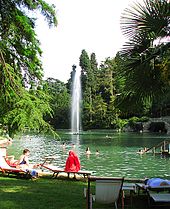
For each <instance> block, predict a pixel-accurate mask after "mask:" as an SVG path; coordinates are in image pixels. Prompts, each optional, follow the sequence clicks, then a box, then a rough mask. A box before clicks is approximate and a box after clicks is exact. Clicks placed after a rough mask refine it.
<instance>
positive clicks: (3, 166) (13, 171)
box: [0, 157, 30, 178]
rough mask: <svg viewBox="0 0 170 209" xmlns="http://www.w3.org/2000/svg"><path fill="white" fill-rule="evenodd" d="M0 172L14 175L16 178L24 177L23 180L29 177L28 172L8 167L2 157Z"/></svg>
mask: <svg viewBox="0 0 170 209" xmlns="http://www.w3.org/2000/svg"><path fill="white" fill-rule="evenodd" d="M0 172H2V173H3V174H8V175H9V174H15V175H17V176H24V177H25V178H29V177H30V174H29V171H25V170H22V169H19V168H14V167H11V166H9V165H8V164H7V162H6V160H5V158H4V157H0Z"/></svg>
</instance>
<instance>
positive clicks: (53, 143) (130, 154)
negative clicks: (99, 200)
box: [7, 130, 170, 179]
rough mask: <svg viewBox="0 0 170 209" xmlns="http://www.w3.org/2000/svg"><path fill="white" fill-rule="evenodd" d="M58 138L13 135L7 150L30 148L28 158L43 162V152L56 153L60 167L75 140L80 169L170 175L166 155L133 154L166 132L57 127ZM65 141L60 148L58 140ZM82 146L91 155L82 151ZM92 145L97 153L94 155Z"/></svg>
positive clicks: (140, 175)
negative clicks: (77, 132)
mask: <svg viewBox="0 0 170 209" xmlns="http://www.w3.org/2000/svg"><path fill="white" fill-rule="evenodd" d="M58 133H59V135H60V137H61V139H60V140H57V139H54V138H53V137H51V136H35V135H31V134H29V135H24V136H22V137H20V139H14V142H13V145H12V146H10V147H9V148H8V150H7V152H8V154H9V155H11V154H14V155H15V157H16V158H18V157H19V156H20V154H21V153H22V150H23V149H25V148H28V149H30V151H31V154H30V161H32V162H35V163H41V162H43V158H44V157H46V156H51V155H53V156H56V159H55V161H54V162H53V164H54V165H56V166H59V167H63V168H64V165H65V161H66V158H67V156H68V152H69V150H70V149H72V144H73V143H74V144H75V150H76V152H77V154H78V156H79V158H80V161H81V166H82V169H85V170H90V171H93V175H98V176H115V177H119V176H124V177H126V178H144V177H148V178H150V177H162V178H167V179H170V158H168V157H166V158H165V157H162V156H161V155H153V154H144V155H140V154H137V151H138V150H139V149H141V148H143V147H148V148H149V147H152V146H154V145H157V144H158V143H160V142H162V141H163V140H170V136H168V135H163V134H150V133H115V132H111V131H107V130H104V131H88V132H82V134H81V135H72V134H70V133H69V131H58ZM63 142H66V148H65V149H63V147H62V143H63ZM86 147H89V148H90V151H91V153H92V154H91V155H90V156H87V155H86V154H85V150H86ZM96 149H98V150H99V153H100V154H99V155H96Z"/></svg>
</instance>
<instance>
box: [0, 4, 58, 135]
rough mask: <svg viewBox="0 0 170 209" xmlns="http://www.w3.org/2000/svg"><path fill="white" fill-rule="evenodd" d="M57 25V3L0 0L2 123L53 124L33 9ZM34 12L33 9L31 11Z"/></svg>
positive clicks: (16, 126)
mask: <svg viewBox="0 0 170 209" xmlns="http://www.w3.org/2000/svg"><path fill="white" fill-rule="evenodd" d="M35 11H40V12H41V14H42V15H43V16H44V17H45V18H46V20H47V22H48V23H49V26H52V25H56V23H57V21H56V16H55V9H54V6H53V5H52V6H50V5H48V4H47V3H46V2H45V1H43V0H34V1H33V0H29V1H28V0H0V104H1V107H0V123H1V124H3V125H5V126H7V128H8V130H9V132H10V133H12V132H14V130H24V128H25V127H27V128H31V129H32V128H33V127H34V129H38V130H39V129H46V127H48V128H49V126H48V124H47V123H46V122H45V121H44V120H43V115H44V114H46V113H48V112H49V111H50V107H49V105H48V102H47V99H46V96H45V95H44V92H43V91H41V89H42V84H41V81H42V76H43V70H42V64H41V61H40V56H41V53H42V51H41V49H40V43H39V41H38V39H37V37H36V34H35V20H36V19H35V18H33V17H31V15H32V16H33V12H35ZM31 12H32V13H31Z"/></svg>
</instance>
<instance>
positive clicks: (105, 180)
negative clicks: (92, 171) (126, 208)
mask: <svg viewBox="0 0 170 209" xmlns="http://www.w3.org/2000/svg"><path fill="white" fill-rule="evenodd" d="M90 181H95V182H96V187H95V188H96V191H95V196H93V195H91V194H90ZM123 181H124V178H111V177H92V176H90V177H89V178H88V192H87V193H88V194H87V196H88V201H87V202H88V209H92V202H93V201H96V202H97V203H101V204H112V203H113V205H114V206H115V208H116V209H117V208H118V207H117V201H118V199H119V197H120V192H121V189H122V185H123ZM123 205H124V204H122V207H123Z"/></svg>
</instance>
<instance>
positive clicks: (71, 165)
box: [64, 150, 80, 172]
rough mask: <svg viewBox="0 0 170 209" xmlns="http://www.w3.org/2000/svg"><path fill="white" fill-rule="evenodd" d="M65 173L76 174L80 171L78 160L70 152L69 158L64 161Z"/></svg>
mask: <svg viewBox="0 0 170 209" xmlns="http://www.w3.org/2000/svg"><path fill="white" fill-rule="evenodd" d="M64 170H65V171H66V172H77V171H79V170H80V160H79V158H78V156H77V154H76V153H75V152H74V151H72V150H70V151H69V156H68V158H67V160H66V165H65V169H64Z"/></svg>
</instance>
